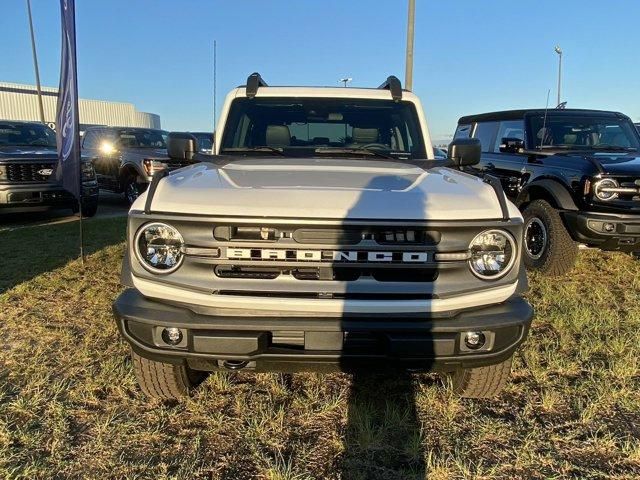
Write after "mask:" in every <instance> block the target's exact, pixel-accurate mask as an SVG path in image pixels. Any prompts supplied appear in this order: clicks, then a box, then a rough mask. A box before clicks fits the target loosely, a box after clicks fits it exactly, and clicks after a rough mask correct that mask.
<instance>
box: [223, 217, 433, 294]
mask: <svg viewBox="0 0 640 480" xmlns="http://www.w3.org/2000/svg"><path fill="white" fill-rule="evenodd" d="M213 236H214V239H215V240H216V241H217V242H219V244H220V247H221V248H220V251H221V255H220V259H219V260H218V265H216V267H215V269H214V272H215V275H216V276H218V277H219V278H236V279H260V280H273V279H276V278H278V277H281V276H287V277H288V278H292V279H296V280H305V281H313V280H317V281H339V282H353V281H357V280H366V279H368V280H370V281H378V282H433V281H434V280H435V279H436V277H437V269H436V268H434V247H435V246H436V245H437V244H438V243H439V242H440V239H441V235H440V232H438V231H434V230H426V229H421V228H397V227H396V228H385V227H376V226H371V227H359V228H354V227H345V228H336V227H335V226H334V227H325V228H317V227H295V226H279V227H266V226H265V227H261V226H235V225H221V226H217V227H215V228H214V231H213Z"/></svg>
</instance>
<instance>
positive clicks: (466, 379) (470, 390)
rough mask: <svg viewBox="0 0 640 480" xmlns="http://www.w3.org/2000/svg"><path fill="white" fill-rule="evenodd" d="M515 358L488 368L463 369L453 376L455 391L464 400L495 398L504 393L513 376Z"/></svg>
mask: <svg viewBox="0 0 640 480" xmlns="http://www.w3.org/2000/svg"><path fill="white" fill-rule="evenodd" d="M512 360H513V357H509V358H507V359H506V360H505V361H504V362H502V363H498V364H496V365H488V366H486V367H477V368H462V369H460V370H457V371H456V372H455V373H453V374H452V379H451V380H452V383H453V391H454V392H455V393H457V394H458V395H460V396H461V397H463V398H493V397H496V396H498V395H499V394H500V392H502V389H503V388H504V386H505V385H506V384H507V381H508V380H509V376H510V375H511V362H512Z"/></svg>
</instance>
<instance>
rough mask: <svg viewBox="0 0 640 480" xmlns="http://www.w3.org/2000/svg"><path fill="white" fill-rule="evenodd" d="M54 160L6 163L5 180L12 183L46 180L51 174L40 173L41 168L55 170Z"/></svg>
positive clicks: (42, 181) (43, 181)
mask: <svg viewBox="0 0 640 480" xmlns="http://www.w3.org/2000/svg"><path fill="white" fill-rule="evenodd" d="M55 166H56V164H55V162H38V163H8V164H6V169H7V180H8V181H9V182H14V183H28V182H38V183H45V182H48V181H49V179H50V178H51V176H52V175H53V173H52V174H51V175H42V174H41V173H38V172H40V171H41V170H52V171H55Z"/></svg>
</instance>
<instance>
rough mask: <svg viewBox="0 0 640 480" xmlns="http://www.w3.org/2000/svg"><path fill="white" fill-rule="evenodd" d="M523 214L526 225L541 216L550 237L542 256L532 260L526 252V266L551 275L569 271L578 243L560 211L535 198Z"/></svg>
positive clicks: (575, 255)
mask: <svg viewBox="0 0 640 480" xmlns="http://www.w3.org/2000/svg"><path fill="white" fill-rule="evenodd" d="M523 216H524V221H525V225H526V223H527V220H528V219H529V218H531V217H532V216H535V217H538V218H540V219H541V220H542V222H543V223H544V224H545V227H546V228H547V235H548V237H549V239H548V242H549V245H548V247H547V251H546V252H545V253H544V254H543V255H542V257H541V258H539V259H538V260H532V259H530V258H529V257H528V256H527V254H526V253H525V254H524V263H525V265H526V267H527V268H529V269H533V270H537V271H539V272H540V273H542V274H544V275H550V276H558V275H564V274H565V273H567V272H569V271H570V270H571V269H572V268H573V266H574V264H575V262H576V257H577V256H578V245H577V244H576V242H574V241H573V239H572V238H571V235H569V232H568V231H567V229H566V227H565V226H564V223H563V222H562V218H560V214H559V213H558V211H557V210H556V209H555V208H553V206H552V205H551V204H550V203H549V202H547V201H546V200H534V201H533V202H531V203H530V204H529V205H528V206H527V208H525V210H524V212H523Z"/></svg>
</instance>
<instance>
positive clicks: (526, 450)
mask: <svg viewBox="0 0 640 480" xmlns="http://www.w3.org/2000/svg"><path fill="white" fill-rule="evenodd" d="M75 227H76V225H73V224H70V225H69V226H65V225H63V226H59V227H55V228H51V227H47V228H48V230H47V233H46V235H47V237H46V238H47V240H48V241H47V242H46V245H47V246H46V247H42V244H41V242H40V241H39V240H40V239H42V235H43V230H38V228H33V229H24V230H21V234H20V235H13V234H14V233H15V232H9V233H3V234H0V244H1V245H2V248H3V251H4V252H14V253H15V257H14V258H9V259H7V258H3V262H5V263H4V264H3V267H2V274H3V275H5V277H2V281H3V282H4V284H3V285H4V288H3V287H1V286H0V291H1V290H3V289H6V291H5V292H4V293H1V294H0V332H2V334H3V336H4V340H3V342H2V344H1V345H2V347H1V349H0V478H3V479H18V478H21V479H22V478H24V479H66V478H73V479H75V478H77V479H85V478H87V479H93V478H95V479H107V478H108V479H125V478H126V479H134V478H135V479H147V478H149V479H168V478H176V479H218V478H223V479H248V478H261V479H271V480H276V479H278V480H279V479H282V480H284V479H307V478H309V479H325V478H327V479H333V478H343V479H372V478H375V479H378V478H380V479H404V478H434V479H449V478H451V479H453V478H456V479H457V478H487V479H493V478H496V479H498V478H499V479H502V478H504V479H511V478H617V479H622V478H625V479H632V478H640V360H639V358H640V302H639V300H640V294H639V292H640V262H637V261H633V260H632V259H631V258H629V257H627V256H623V255H619V254H601V253H598V252H592V251H587V252H581V254H580V261H579V265H578V267H577V269H576V270H575V271H574V272H573V273H572V274H571V275H569V276H566V277H563V278H559V279H553V280H550V279H544V278H538V277H535V276H534V277H533V278H531V291H530V293H529V294H528V297H529V299H530V300H531V301H532V302H533V304H534V305H535V307H536V310H537V318H536V320H535V323H534V327H533V330H532V332H531V336H530V338H529V340H528V342H527V344H526V346H525V347H524V349H523V350H522V351H521V353H520V354H518V355H517V356H516V360H515V365H514V371H513V375H512V381H511V383H510V384H509V385H508V387H507V389H506V390H505V392H504V393H503V394H502V395H501V396H500V397H499V398H497V399H496V400H494V401H472V400H460V399H458V398H456V397H454V396H453V395H452V394H451V392H450V390H449V389H448V388H447V387H443V386H441V384H440V383H439V382H438V381H437V380H436V379H435V378H434V377H431V376H429V375H413V376H410V375H395V376H368V377H358V378H355V379H354V378H353V377H352V376H351V375H347V374H332V375H316V374H296V375H284V374H251V373H240V374H236V375H231V374H218V375H213V376H211V377H210V378H209V379H208V380H207V382H206V383H205V384H204V385H203V388H202V389H201V390H200V391H199V392H198V394H197V395H196V397H195V398H193V399H192V400H189V401H186V402H184V403H182V404H179V405H177V406H163V405H160V404H156V403H153V402H150V401H148V400H147V399H146V398H144V397H143V396H142V394H141V393H140V392H139V391H138V389H137V388H136V384H135V380H134V377H133V374H132V371H131V363H130V360H129V356H128V349H127V347H126V345H125V344H124V343H123V342H122V341H121V340H120V339H119V337H118V334H117V331H116V328H115V324H114V322H113V320H112V318H111V310H110V307H111V302H112V301H113V299H114V298H115V296H116V295H117V294H118V292H119V291H120V289H121V287H120V286H119V284H118V274H119V267H120V259H121V256H122V251H123V245H122V244H121V243H119V241H120V239H121V238H122V237H123V233H124V222H123V219H102V220H100V219H94V220H91V221H88V222H87V228H88V235H87V236H88V237H89V239H91V238H92V235H94V236H95V237H93V238H98V233H100V235H101V240H100V242H95V243H94V244H93V245H94V246H93V247H92V248H91V250H92V251H93V252H94V253H92V254H91V255H90V256H89V257H88V261H87V263H86V266H85V267H84V269H83V268H81V266H80V264H79V262H78V261H75V260H74V261H70V262H69V258H71V257H72V255H73V253H74V250H73V248H72V249H68V247H66V246H63V244H65V242H66V243H69V235H72V234H73V233H74V232H75ZM72 229H74V230H72ZM89 241H91V240H89ZM28 251H32V252H33V260H31V261H30V262H27V261H26V260H25V258H26V257H27V256H28V253H27V252H28ZM56 252H59V253H60V255H59V257H56V255H57V253H56ZM18 253H19V255H18ZM52 255H53V256H54V257H56V258H54V259H51V258H49V257H50V256H52ZM7 261H8V262H9V263H8V265H9V267H7ZM16 266H22V268H21V271H19V272H17V273H15V274H12V276H11V278H8V277H6V274H7V270H6V269H7V268H16Z"/></svg>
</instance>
